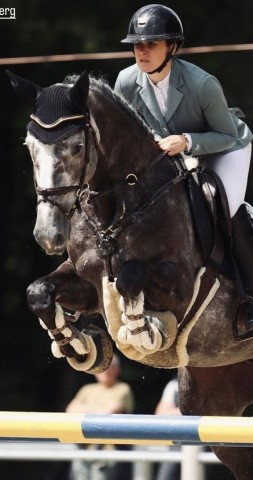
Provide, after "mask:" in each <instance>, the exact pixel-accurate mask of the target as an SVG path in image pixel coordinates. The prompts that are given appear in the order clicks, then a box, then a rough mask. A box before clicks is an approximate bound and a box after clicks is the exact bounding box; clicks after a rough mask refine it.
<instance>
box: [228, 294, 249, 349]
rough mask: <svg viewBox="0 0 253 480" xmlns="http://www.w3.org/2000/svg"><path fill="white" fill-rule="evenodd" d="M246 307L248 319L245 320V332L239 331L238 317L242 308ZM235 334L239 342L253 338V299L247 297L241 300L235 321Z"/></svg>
mask: <svg viewBox="0 0 253 480" xmlns="http://www.w3.org/2000/svg"><path fill="white" fill-rule="evenodd" d="M243 306H244V310H245V315H246V318H245V320H244V326H245V331H244V332H243V333H239V331H238V316H239V312H240V310H241V308H242V307H243ZM233 334H234V338H235V340H237V341H240V340H247V339H248V338H252V337H253V297H251V296H250V295H245V296H243V297H242V298H241V299H240V303H239V306H238V309H237V314H236V317H235V320H234V321H233Z"/></svg>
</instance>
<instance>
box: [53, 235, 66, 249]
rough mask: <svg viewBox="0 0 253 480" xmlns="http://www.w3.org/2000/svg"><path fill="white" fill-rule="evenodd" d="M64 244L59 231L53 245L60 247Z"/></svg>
mask: <svg viewBox="0 0 253 480" xmlns="http://www.w3.org/2000/svg"><path fill="white" fill-rule="evenodd" d="M64 244H65V238H64V235H62V234H61V233H58V234H57V236H56V238H55V246H56V247H58V248H59V247H60V248H61V247H62V246H63V245H64Z"/></svg>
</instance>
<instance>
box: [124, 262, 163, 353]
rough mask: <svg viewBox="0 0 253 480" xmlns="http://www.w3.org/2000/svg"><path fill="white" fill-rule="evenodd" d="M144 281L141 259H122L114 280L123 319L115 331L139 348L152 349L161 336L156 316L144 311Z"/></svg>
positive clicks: (149, 350) (160, 343) (148, 350)
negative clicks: (125, 260) (150, 315)
mask: <svg viewBox="0 0 253 480" xmlns="http://www.w3.org/2000/svg"><path fill="white" fill-rule="evenodd" d="M146 282H147V270H146V265H145V264H144V263H143V262H140V261H138V260H129V261H128V262H125V263H124V265H123V266H122V268H121V270H120V272H119V275H118V278H117V282H116V287H117V290H118V291H119V293H120V295H121V301H120V309H121V311H122V317H121V319H122V322H123V325H122V326H121V327H120V329H119V331H118V340H119V342H121V343H123V344H129V345H132V346H133V347H134V348H135V350H137V351H139V352H142V353H144V352H145V353H154V352H156V351H157V350H159V349H160V348H161V346H162V342H163V336H162V333H161V331H160V330H159V321H158V319H152V318H151V317H147V316H146V315H145V310H144V293H143V291H144V288H145V284H146Z"/></svg>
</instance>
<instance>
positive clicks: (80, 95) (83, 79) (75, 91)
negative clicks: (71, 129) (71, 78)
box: [69, 71, 90, 111]
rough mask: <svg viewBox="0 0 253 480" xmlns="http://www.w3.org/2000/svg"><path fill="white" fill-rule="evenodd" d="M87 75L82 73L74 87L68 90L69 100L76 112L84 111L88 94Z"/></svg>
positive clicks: (88, 83)
mask: <svg viewBox="0 0 253 480" xmlns="http://www.w3.org/2000/svg"><path fill="white" fill-rule="evenodd" d="M89 85H90V82H89V75H88V73H87V72H85V71H84V72H83V73H82V74H81V75H80V77H79V78H78V80H77V81H76V83H75V85H73V87H72V88H71V89H70V90H69V98H70V101H71V103H72V105H73V106H74V107H76V108H77V109H78V110H80V108H81V110H82V111H84V110H86V102H87V98H88V92H89Z"/></svg>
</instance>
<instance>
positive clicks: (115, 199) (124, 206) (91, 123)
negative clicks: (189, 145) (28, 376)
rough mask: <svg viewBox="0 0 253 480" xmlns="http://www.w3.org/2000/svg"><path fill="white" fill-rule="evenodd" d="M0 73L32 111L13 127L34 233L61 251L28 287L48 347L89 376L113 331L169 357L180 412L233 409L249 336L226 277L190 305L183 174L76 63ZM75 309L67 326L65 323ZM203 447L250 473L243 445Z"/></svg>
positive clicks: (126, 350)
mask: <svg viewBox="0 0 253 480" xmlns="http://www.w3.org/2000/svg"><path fill="white" fill-rule="evenodd" d="M11 80H12V83H13V86H14V87H15V89H16V90H17V91H18V92H19V93H22V94H23V95H25V97H26V98H28V99H29V100H30V102H31V103H32V105H33V108H34V112H33V115H32V116H31V117H32V120H31V122H30V123H29V125H28V134H27V138H26V144H27V146H28V148H29V150H30V153H31V156H32V160H33V166H34V178H35V185H36V191H37V196H38V209H37V221H36V225H35V230H34V235H35V238H36V240H37V241H38V243H39V244H40V245H41V246H42V247H43V248H44V249H45V251H46V252H47V253H48V254H50V255H53V254H62V253H63V252H64V251H65V250H66V249H67V251H68V255H69V258H68V260H67V261H66V262H64V263H63V264H62V265H61V266H60V267H59V268H58V269H57V270H56V271H54V272H52V273H51V274H49V275H47V276H46V277H43V278H40V279H38V280H36V281H35V282H34V283H33V284H32V285H30V286H29V288H28V303H29V305H30V307H31V309H32V310H33V311H34V313H35V314H36V315H37V316H38V317H39V318H40V319H41V321H42V323H43V325H44V327H45V328H47V329H48V333H49V335H50V336H51V337H52V339H53V340H54V341H53V352H54V354H55V355H58V356H65V357H66V358H67V360H68V361H69V363H70V364H71V365H72V366H73V367H74V368H76V369H80V370H84V371H86V372H89V373H96V372H98V371H101V370H103V369H105V368H107V366H108V365H109V363H110V361H111V356H112V340H113V341H114V342H115V343H116V345H117V347H118V349H119V350H120V351H121V352H122V353H123V354H124V355H126V356H127V357H129V358H130V359H134V360H137V361H139V362H141V363H144V364H146V365H150V366H154V367H158V368H159V367H160V368H175V367H178V368H179V391H180V408H181V411H182V413H184V414H191V415H192V414H193V415H203V414H205V415H242V413H243V411H244V410H245V408H246V407H247V406H248V405H249V404H251V403H253V382H251V375H252V373H253V365H252V364H251V362H250V360H251V358H252V356H253V340H252V339H246V340H244V341H242V342H237V341H236V340H235V338H234V335H233V329H232V320H233V319H234V318H235V316H236V313H237V309H238V296H237V293H236V291H235V286H234V282H233V281H232V280H231V279H230V278H228V277H227V276H225V275H222V274H213V275H211V278H209V280H210V285H209V289H208V291H207V293H206V296H205V297H204V298H202V301H201V303H200V304H198V307H197V308H196V301H195V300H196V297H197V296H198V293H199V292H200V291H201V289H202V284H203V282H204V281H206V280H204V279H205V272H206V265H205V263H204V261H203V256H202V251H201V249H200V246H199V243H198V241H197V239H196V235H195V230H194V226H193V222H192V214H191V209H190V205H189V198H188V193H187V188H186V181H187V178H188V176H189V175H190V173H189V172H188V171H186V169H184V168H183V167H182V163H181V162H180V161H179V159H177V158H175V159H171V158H169V157H168V156H166V155H164V154H163V153H161V152H160V151H159V150H158V148H157V146H156V144H155V142H154V139H153V137H152V134H151V132H150V131H149V130H148V128H147V127H146V126H145V125H144V123H143V122H142V120H141V119H140V118H139V117H138V115H137V114H136V112H134V111H133V110H132V109H131V108H130V107H129V106H128V105H126V103H125V102H124V101H123V100H122V99H120V98H119V97H118V96H117V95H115V94H114V93H113V92H112V91H111V89H110V88H109V87H108V86H107V85H106V84H105V83H104V82H103V81H99V80H95V79H92V78H91V79H90V80H89V77H88V76H87V75H86V74H85V73H84V74H82V75H81V76H80V78H79V79H78V80H77V79H72V81H71V79H70V80H69V81H68V82H66V83H63V84H56V85H52V86H50V87H48V88H44V89H43V88H41V87H39V86H37V85H35V84H33V83H32V82H28V81H26V80H24V79H21V78H19V77H17V76H14V75H11ZM212 273H213V272H212ZM96 314H99V316H100V318H101V317H103V318H104V321H105V325H106V328H103V326H102V328H101V327H100V326H99V325H98V324H97V322H96V320H95V319H94V316H95V315H96ZM82 315H84V316H85V319H86V320H85V328H84V329H83V330H82V332H81V331H80V330H78V329H77V328H76V327H75V326H74V325H78V322H81V320H79V318H81V317H82ZM89 316H90V317H91V318H90V319H89ZM186 319H187V321H186ZM74 322H77V323H75V324H74ZM241 325H243V323H242V320H241V321H240V319H239V323H238V327H239V329H240V328H243V326H241ZM108 332H109V334H108ZM213 450H214V451H215V453H216V454H217V455H218V456H219V458H220V459H221V461H222V462H224V463H225V464H226V465H228V466H229V468H230V469H231V470H232V471H233V473H234V475H235V477H236V479H237V480H252V478H253V449H251V448H236V447H235V448H223V447H219V448H218V447H214V448H213Z"/></svg>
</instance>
